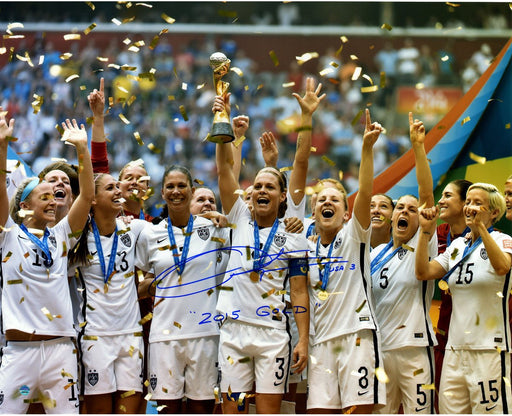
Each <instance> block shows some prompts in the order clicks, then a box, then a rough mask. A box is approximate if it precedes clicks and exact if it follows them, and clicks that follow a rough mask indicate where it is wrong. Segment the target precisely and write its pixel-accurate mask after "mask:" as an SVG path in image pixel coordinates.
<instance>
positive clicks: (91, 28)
mask: <svg viewBox="0 0 512 416" xmlns="http://www.w3.org/2000/svg"><path fill="white" fill-rule="evenodd" d="M95 27H96V23H92V24H90V25H89V26H88V27H87V28H85V29H84V35H88V34H89V33H91V31H92V30H93V29H94V28H95Z"/></svg>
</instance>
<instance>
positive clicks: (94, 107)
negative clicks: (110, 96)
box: [87, 78, 105, 117]
mask: <svg viewBox="0 0 512 416" xmlns="http://www.w3.org/2000/svg"><path fill="white" fill-rule="evenodd" d="M87 100H88V101H89V107H90V109H91V111H92V114H93V116H94V117H101V116H103V111H104V110H105V80H104V79H103V78H101V79H100V89H99V91H98V90H97V89H96V88H95V89H94V90H93V91H92V92H91V93H90V94H89V95H88V96H87Z"/></svg>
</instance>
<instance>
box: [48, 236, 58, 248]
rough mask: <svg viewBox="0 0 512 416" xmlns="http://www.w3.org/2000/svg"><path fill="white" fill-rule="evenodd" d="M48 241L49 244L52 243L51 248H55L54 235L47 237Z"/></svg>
mask: <svg viewBox="0 0 512 416" xmlns="http://www.w3.org/2000/svg"><path fill="white" fill-rule="evenodd" d="M48 241H49V242H50V243H52V246H53V247H57V240H56V239H55V236H54V235H51V236H49V237H48Z"/></svg>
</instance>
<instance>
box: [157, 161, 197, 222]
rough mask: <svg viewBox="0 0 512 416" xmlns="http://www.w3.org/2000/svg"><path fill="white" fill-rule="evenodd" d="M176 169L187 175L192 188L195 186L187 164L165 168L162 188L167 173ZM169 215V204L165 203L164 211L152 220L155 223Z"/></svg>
mask: <svg viewBox="0 0 512 416" xmlns="http://www.w3.org/2000/svg"><path fill="white" fill-rule="evenodd" d="M175 171H178V172H181V173H183V174H184V175H185V176H186V177H187V182H188V184H189V185H190V187H191V188H193V187H194V184H193V181H192V175H191V174H190V171H189V170H188V169H187V168H186V167H185V166H182V165H170V166H168V167H167V168H166V169H165V172H164V174H163V175H162V189H164V183H165V178H166V177H167V175H168V174H169V173H171V172H175ZM168 216H169V209H168V208H167V204H164V207H163V208H162V211H161V212H160V214H159V215H158V216H156V217H155V218H153V220H152V221H151V222H152V223H153V224H158V223H159V222H160V221H162V220H164V219H165V218H167V217H168Z"/></svg>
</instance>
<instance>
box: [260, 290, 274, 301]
mask: <svg viewBox="0 0 512 416" xmlns="http://www.w3.org/2000/svg"><path fill="white" fill-rule="evenodd" d="M275 291H276V290H275V289H270V290H269V291H268V292H266V293H263V294H262V295H261V297H262V298H263V299H266V298H268V297H269V296H271V295H273V294H274V292H275Z"/></svg>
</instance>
